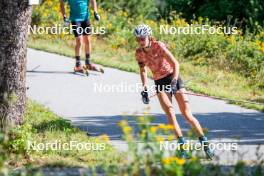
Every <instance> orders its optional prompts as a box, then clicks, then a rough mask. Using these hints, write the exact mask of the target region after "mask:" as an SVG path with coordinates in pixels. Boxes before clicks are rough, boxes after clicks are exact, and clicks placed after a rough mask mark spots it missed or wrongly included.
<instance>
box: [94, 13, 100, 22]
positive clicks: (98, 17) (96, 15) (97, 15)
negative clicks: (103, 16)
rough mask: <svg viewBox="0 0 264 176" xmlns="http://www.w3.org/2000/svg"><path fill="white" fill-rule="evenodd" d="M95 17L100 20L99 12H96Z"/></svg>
mask: <svg viewBox="0 0 264 176" xmlns="http://www.w3.org/2000/svg"><path fill="white" fill-rule="evenodd" d="M94 19H95V20H96V21H100V15H99V14H98V13H97V12H94Z"/></svg>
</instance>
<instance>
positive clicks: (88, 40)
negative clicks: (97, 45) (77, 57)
mask: <svg viewBox="0 0 264 176" xmlns="http://www.w3.org/2000/svg"><path fill="white" fill-rule="evenodd" d="M83 39H84V44H85V54H91V51H92V46H91V36H90V35H84V36H83Z"/></svg>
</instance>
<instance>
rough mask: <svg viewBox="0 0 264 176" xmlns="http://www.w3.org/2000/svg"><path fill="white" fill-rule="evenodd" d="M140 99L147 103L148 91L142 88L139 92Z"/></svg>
mask: <svg viewBox="0 0 264 176" xmlns="http://www.w3.org/2000/svg"><path fill="white" fill-rule="evenodd" d="M141 96H142V101H143V103H144V104H149V97H148V91H146V90H144V91H142V92H141Z"/></svg>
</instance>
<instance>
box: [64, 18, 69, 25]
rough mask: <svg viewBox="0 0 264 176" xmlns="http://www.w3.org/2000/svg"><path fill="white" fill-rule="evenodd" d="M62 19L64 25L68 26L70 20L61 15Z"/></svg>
mask: <svg viewBox="0 0 264 176" xmlns="http://www.w3.org/2000/svg"><path fill="white" fill-rule="evenodd" d="M63 20H64V26H65V27H69V26H70V20H69V19H68V18H67V17H63Z"/></svg>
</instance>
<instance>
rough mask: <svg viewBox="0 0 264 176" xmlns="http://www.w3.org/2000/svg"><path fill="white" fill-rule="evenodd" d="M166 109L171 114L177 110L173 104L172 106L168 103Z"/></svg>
mask: <svg viewBox="0 0 264 176" xmlns="http://www.w3.org/2000/svg"><path fill="white" fill-rule="evenodd" d="M165 111H166V112H167V113H169V114H175V111H174V109H173V106H171V105H166V106H165Z"/></svg>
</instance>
